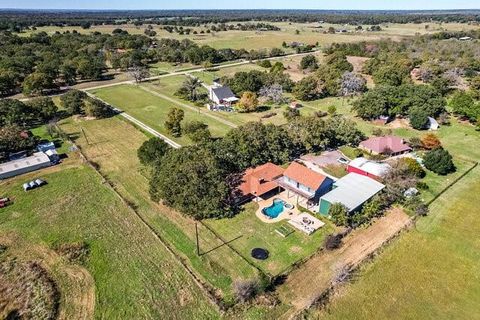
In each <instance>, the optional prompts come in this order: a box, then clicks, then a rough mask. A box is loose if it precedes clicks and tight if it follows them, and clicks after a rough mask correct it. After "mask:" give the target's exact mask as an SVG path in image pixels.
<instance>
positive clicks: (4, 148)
mask: <svg viewBox="0 0 480 320" xmlns="http://www.w3.org/2000/svg"><path fill="white" fill-rule="evenodd" d="M25 133H26V132H25V131H24V130H23V129H22V128H21V127H20V126H18V125H16V124H13V125H10V124H8V125H2V126H0V161H2V160H6V159H8V155H9V154H10V153H14V152H18V151H23V150H32V149H33V148H34V147H35V145H36V144H37V142H38V139H37V138H36V137H34V136H31V135H29V134H25Z"/></svg>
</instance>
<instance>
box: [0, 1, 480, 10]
mask: <svg viewBox="0 0 480 320" xmlns="http://www.w3.org/2000/svg"><path fill="white" fill-rule="evenodd" d="M478 9H480V4H479V3H478V1H475V0H461V1H455V4H452V3H451V1H449V0H437V1H434V0H405V1H401V2H399V3H391V2H390V1H384V0H365V1H362V2H359V1H355V0H344V1H342V2H341V3H335V4H331V3H325V2H324V1H319V0H297V1H296V2H295V4H292V3H291V2H290V1H288V0H264V1H263V2H262V3H261V4H259V3H258V1H256V0H244V1H242V2H241V4H239V3H238V1H234V0H224V1H206V2H204V3H202V6H201V7H198V3H197V2H196V1H194V0H177V1H175V3H170V2H169V3H161V2H160V4H159V2H158V1H155V0H138V1H136V2H135V3H132V2H131V1H129V0H118V1H114V2H112V1H109V0H97V1H88V0H78V1H75V3H70V2H68V1H60V0H45V1H41V3H39V1H38V0H2V4H1V5H0V10H74V11H89V10H90V11H124V10H125V11H126V10H128V11H153V10H158V11H172V10H205V11H208V10H312V11H313V10H323V11H448V10H478Z"/></svg>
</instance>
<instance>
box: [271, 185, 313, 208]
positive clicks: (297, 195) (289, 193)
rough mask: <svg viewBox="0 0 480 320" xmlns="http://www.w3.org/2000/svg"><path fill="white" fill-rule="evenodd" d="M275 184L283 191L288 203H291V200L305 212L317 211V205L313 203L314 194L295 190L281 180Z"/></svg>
mask: <svg viewBox="0 0 480 320" xmlns="http://www.w3.org/2000/svg"><path fill="white" fill-rule="evenodd" d="M277 182H278V184H279V186H281V187H282V188H283V189H285V196H286V198H287V199H288V201H290V202H291V201H292V199H293V200H294V201H295V203H296V204H297V205H300V206H302V207H304V208H306V209H307V210H310V211H314V212H316V211H318V203H316V202H315V193H308V192H305V191H304V190H300V189H298V188H295V187H294V186H292V185H291V184H289V183H287V182H285V181H283V180H279V181H277Z"/></svg>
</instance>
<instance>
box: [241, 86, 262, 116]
mask: <svg viewBox="0 0 480 320" xmlns="http://www.w3.org/2000/svg"><path fill="white" fill-rule="evenodd" d="M257 107H258V99H257V94H256V93H254V92H251V91H245V92H244V93H243V95H242V98H241V99H240V101H239V102H238V104H237V109H238V111H239V112H254V111H256V110H257Z"/></svg>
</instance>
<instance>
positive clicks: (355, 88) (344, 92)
mask: <svg viewBox="0 0 480 320" xmlns="http://www.w3.org/2000/svg"><path fill="white" fill-rule="evenodd" d="M340 83H341V84H340V91H339V94H340V95H341V96H344V97H348V96H354V95H357V94H360V93H362V92H365V91H366V90H367V81H366V80H365V79H364V78H363V77H362V76H361V75H358V74H356V73H353V72H349V71H347V72H345V73H344V74H343V75H342V78H341V79H340Z"/></svg>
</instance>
